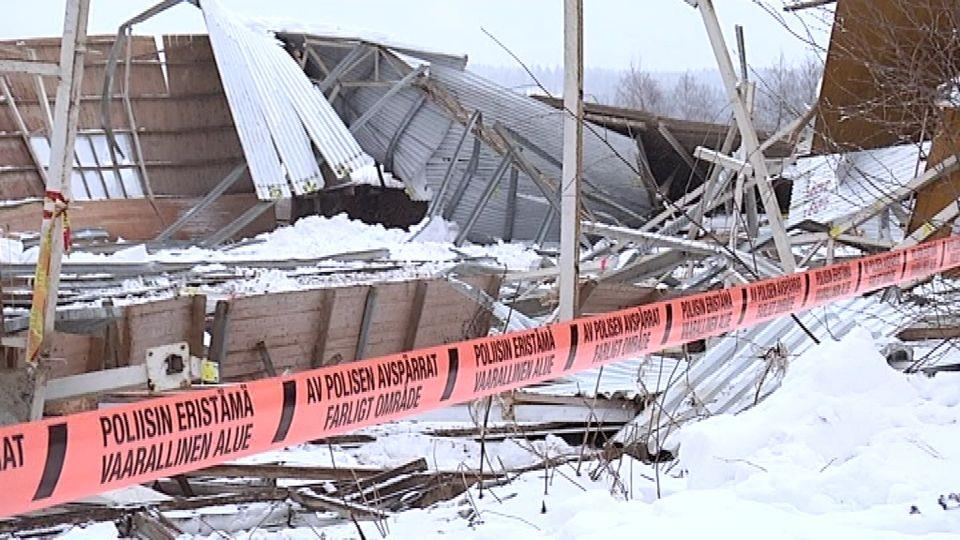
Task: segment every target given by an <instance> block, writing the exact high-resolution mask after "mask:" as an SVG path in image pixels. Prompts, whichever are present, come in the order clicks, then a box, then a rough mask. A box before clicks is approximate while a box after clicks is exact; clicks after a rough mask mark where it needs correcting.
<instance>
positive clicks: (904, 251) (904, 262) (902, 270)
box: [900, 250, 907, 279]
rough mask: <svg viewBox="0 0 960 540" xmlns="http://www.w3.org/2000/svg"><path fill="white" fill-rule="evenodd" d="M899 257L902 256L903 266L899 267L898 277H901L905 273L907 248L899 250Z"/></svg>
mask: <svg viewBox="0 0 960 540" xmlns="http://www.w3.org/2000/svg"><path fill="white" fill-rule="evenodd" d="M900 256H901V257H903V266H902V267H901V268H900V279H903V277H904V276H906V275H907V250H903V251H901V255H900Z"/></svg>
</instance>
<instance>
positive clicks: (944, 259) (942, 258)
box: [937, 242, 947, 270]
mask: <svg viewBox="0 0 960 540" xmlns="http://www.w3.org/2000/svg"><path fill="white" fill-rule="evenodd" d="M941 247H942V249H941V253H940V266H938V267H937V269H938V270H943V265H944V264H945V263H946V262H947V243H946V242H944V243H943V244H941Z"/></svg>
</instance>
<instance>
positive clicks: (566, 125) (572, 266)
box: [559, 0, 583, 321]
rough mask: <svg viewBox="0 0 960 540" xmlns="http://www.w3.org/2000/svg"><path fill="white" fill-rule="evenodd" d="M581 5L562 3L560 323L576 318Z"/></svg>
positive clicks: (571, 1)
mask: <svg viewBox="0 0 960 540" xmlns="http://www.w3.org/2000/svg"><path fill="white" fill-rule="evenodd" d="M582 38H583V2H582V0H564V2H563V109H564V110H563V172H562V174H561V182H560V184H561V186H560V208H561V213H560V261H559V263H560V264H559V266H560V280H559V287H560V313H559V316H560V320H561V321H565V320H570V319H572V318H574V316H576V312H577V295H578V293H579V284H578V282H579V279H580V244H579V242H580V177H581V171H582V169H583V39H582Z"/></svg>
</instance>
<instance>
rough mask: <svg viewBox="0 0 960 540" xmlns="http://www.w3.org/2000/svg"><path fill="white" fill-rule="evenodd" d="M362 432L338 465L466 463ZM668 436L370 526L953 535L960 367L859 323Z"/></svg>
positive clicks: (512, 534) (326, 460) (589, 533)
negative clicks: (617, 457) (667, 449)
mask: <svg viewBox="0 0 960 540" xmlns="http://www.w3.org/2000/svg"><path fill="white" fill-rule="evenodd" d="M954 357H955V358H960V354H956V353H955V354H954ZM376 429H377V434H378V436H379V440H378V441H377V442H376V443H374V444H371V445H368V446H364V447H361V448H360V449H354V450H350V451H347V450H343V449H341V450H338V451H337V454H336V458H335V459H337V461H338V465H343V466H350V465H357V466H359V465H394V464H398V463H402V462H405V461H408V460H409V459H412V458H416V457H419V456H423V457H426V458H427V460H428V462H430V463H431V468H437V469H442V470H451V469H456V468H457V467H461V466H462V467H469V468H476V463H477V462H478V459H479V455H478V453H479V448H478V445H476V444H475V443H473V442H463V441H449V440H440V439H437V438H434V437H428V436H425V435H423V434H418V433H416V430H415V429H412V428H411V425H410V424H409V423H398V424H394V425H392V426H380V427H378V428H376ZM677 437H678V439H679V441H680V453H679V459H678V461H677V462H675V463H672V464H671V463H667V464H662V465H661V469H660V471H659V474H658V473H657V471H655V470H654V468H653V467H652V466H650V465H645V464H643V463H640V462H637V461H634V460H632V459H630V458H624V459H623V460H622V461H614V462H612V463H610V464H609V465H608V466H607V467H605V468H603V472H602V474H599V475H597V474H591V473H592V472H593V473H595V472H597V471H596V469H597V468H598V467H601V465H600V464H599V462H597V461H591V462H585V463H584V464H583V465H582V467H581V469H580V473H579V474H578V472H577V468H576V464H575V463H574V464H568V465H562V466H559V467H557V468H555V469H551V470H550V471H549V472H548V473H547V475H546V479H545V477H544V472H543V471H542V470H539V471H535V472H530V473H525V474H522V475H520V476H519V477H517V478H516V479H515V480H514V481H513V482H511V483H509V484H507V485H503V486H499V487H493V488H492V489H487V490H486V491H485V493H484V496H483V498H481V497H480V496H479V492H478V490H477V489H476V488H474V489H471V490H469V491H468V492H467V493H465V494H463V495H461V496H460V497H458V498H456V499H455V500H452V501H448V502H444V503H440V504H437V505H435V506H433V507H431V508H428V509H424V510H411V511H406V512H402V513H400V514H397V515H394V516H392V517H390V518H389V519H387V520H386V521H385V522H383V523H380V524H379V525H380V526H381V527H382V528H383V530H385V531H387V533H388V534H387V536H386V537H387V538H396V539H400V540H403V539H412V538H415V539H418V540H419V539H422V538H436V537H447V538H461V537H469V538H493V539H497V540H503V539H506V538H634V537H638V536H643V537H663V538H667V537H669V538H697V539H707V538H737V539H738V540H739V539H743V538H763V539H769V538H816V539H822V538H844V539H847V538H869V539H874V538H903V537H924V538H957V537H960V503H958V502H957V501H956V500H951V499H950V497H949V496H950V494H951V493H956V492H960V374H956V373H941V374H939V375H937V376H936V377H934V378H927V377H925V376H923V375H904V374H902V373H900V372H898V371H895V370H893V369H892V368H890V367H889V366H888V365H887V364H886V362H885V359H884V358H883V356H881V355H880V354H879V352H878V350H877V345H876V343H875V342H874V341H873V339H872V338H871V336H870V335H869V333H867V332H866V331H863V330H855V331H853V332H851V333H850V334H849V335H848V336H847V337H846V338H844V339H843V341H840V342H825V343H824V344H822V345H820V346H817V347H815V348H814V349H811V350H809V351H808V352H806V353H805V354H803V355H801V356H800V357H799V358H797V359H796V360H794V361H793V362H792V364H791V365H790V367H789V371H788V373H787V375H786V376H785V378H784V380H783V385H782V387H781V388H780V389H779V390H778V391H777V392H776V393H774V394H773V395H772V396H771V397H769V398H768V399H767V400H766V401H764V402H762V403H761V404H760V405H758V406H756V407H754V408H752V409H750V410H747V411H745V412H743V413H740V414H739V415H736V416H729V415H721V416H715V417H712V418H709V419H706V420H703V421H701V422H699V423H696V424H692V425H688V426H686V427H684V428H683V429H681V430H680V431H679V432H677ZM490 451H491V453H492V454H491V455H493V456H494V457H495V458H497V459H503V460H504V462H505V463H506V464H507V466H519V465H524V464H529V463H534V462H537V460H538V459H539V458H540V457H541V456H542V455H543V454H544V453H546V454H547V455H550V456H551V457H556V456H558V455H567V454H570V453H575V452H576V451H577V449H574V448H571V447H568V446H566V445H565V444H564V443H563V442H562V441H559V440H557V439H553V438H551V439H548V440H547V441H544V442H540V443H536V444H535V445H530V444H529V443H525V442H519V443H518V442H511V441H507V442H504V443H500V444H499V445H495V446H494V447H493V448H492V449H491V450H490ZM268 458H269V460H272V461H276V460H282V461H287V462H290V463H298V464H315V465H329V464H330V460H331V456H330V453H329V449H328V448H327V447H316V446H309V445H307V446H302V447H298V448H293V449H289V450H286V451H283V452H279V453H276V454H275V455H271V456H263V457H262V458H261V459H268ZM658 476H659V486H658V483H657V481H656V478H657V477H658ZM658 490H659V497H658ZM941 496H945V498H944V499H943V500H942V503H943V505H945V506H946V507H947V509H944V508H943V506H942V505H941V502H939V501H940V500H941ZM234 510H236V509H234ZM253 523H254V524H255V523H256V521H253ZM376 525H377V524H375V523H373V522H361V524H360V527H362V528H363V531H364V535H365V536H366V537H367V538H380V537H381V532H380V529H378V527H377V526H376ZM98 527H100V528H99V529H96V533H97V535H96V536H93V537H97V538H103V537H105V536H104V535H106V537H109V535H110V534H112V530H111V529H110V526H109V525H98ZM88 532H90V531H85V530H80V529H79V528H78V529H75V530H74V531H73V533H75V534H86V533H88ZM68 536H69V535H68ZM86 537H87V538H89V537H91V536H86ZM230 537H232V538H254V539H257V538H262V539H265V538H284V539H300V538H302V539H308V538H309V539H315V538H318V537H320V538H331V539H333V538H356V537H358V533H357V530H356V527H355V526H354V525H353V524H352V523H344V524H342V525H340V524H338V525H332V526H327V527H323V528H322V529H321V528H316V527H298V528H297V527H295V528H288V529H282V530H273V531H268V530H262V529H258V530H249V529H248V530H245V531H243V532H236V531H234V532H232V533H231V534H230ZM74 538H77V537H74ZM80 538H83V536H81V537H80ZM198 538H209V539H213V538H223V536H222V535H220V534H216V533H215V534H211V535H205V536H199V537H198Z"/></svg>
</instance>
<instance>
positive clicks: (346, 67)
mask: <svg viewBox="0 0 960 540" xmlns="http://www.w3.org/2000/svg"><path fill="white" fill-rule="evenodd" d="M369 52H370V46H369V45H366V44H364V43H359V44H357V45H356V46H355V47H354V48H352V49H350V52H348V53H347V55H346V56H344V57H343V59H342V60H340V62H339V63H337V65H336V66H333V69H331V70H330V72H329V73H327V76H326V77H325V78H324V79H323V80H322V81H320V82H319V83H318V84H317V87H318V88H319V89H320V91H321V92H323V93H324V94H326V93H327V91H329V90H330V89H331V88H333V87H334V85H335V84H337V82H338V81H339V80H340V78H341V77H343V76H344V75H346V74H347V73H348V72H349V71H350V70H351V69H352V68H353V66H354V65H356V63H357V62H359V61H360V60H361V59H362V58H363V57H364V56H366V55H367V54H368V53H369ZM330 98H331V100H332V99H333V98H332V96H330Z"/></svg>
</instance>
